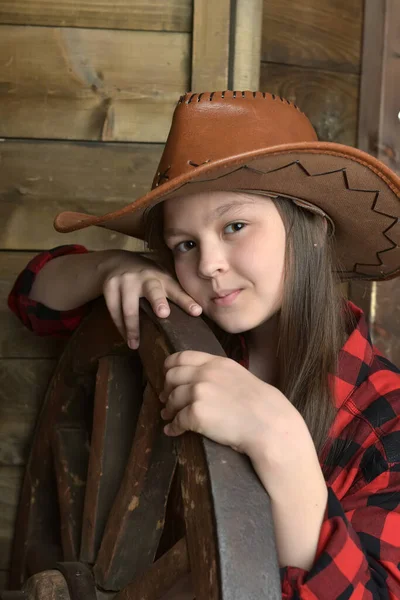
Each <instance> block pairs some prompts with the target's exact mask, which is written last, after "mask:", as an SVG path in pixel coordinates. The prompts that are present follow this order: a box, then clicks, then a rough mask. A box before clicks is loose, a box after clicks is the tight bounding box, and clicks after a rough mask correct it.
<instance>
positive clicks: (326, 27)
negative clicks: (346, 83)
mask: <svg viewBox="0 0 400 600" xmlns="http://www.w3.org/2000/svg"><path fill="white" fill-rule="evenodd" d="M372 2H374V0H372ZM375 4H381V3H380V2H375ZM362 21H363V0H348V1H347V2H343V1H342V0H304V1H303V2H293V0H264V13H263V28H262V32H263V41H262V49H261V60H262V61H268V62H271V63H284V64H288V65H289V64H291V65H296V66H303V67H315V68H318V69H323V70H329V71H342V72H348V73H358V72H359V70H360V46H361V35H362Z"/></svg>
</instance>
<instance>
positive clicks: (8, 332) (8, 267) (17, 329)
mask: <svg viewBox="0 0 400 600" xmlns="http://www.w3.org/2000/svg"><path fill="white" fill-rule="evenodd" d="M0 179H1V177H0ZM0 185H1V184H0ZM0 206H1V202H0ZM0 212H1V208H0ZM0 236H1V234H0ZM34 256H35V253H32V252H2V253H1V255H0V264H1V267H0V358H7V359H10V358H36V359H37V358H54V357H56V356H58V355H59V353H60V351H61V349H62V348H63V347H64V345H65V342H64V341H63V340H60V339H55V338H51V337H47V338H43V337H39V336H36V335H34V334H32V332H30V331H29V330H28V329H27V328H26V327H25V326H24V325H23V324H22V323H21V321H20V320H19V319H18V318H17V317H16V316H15V315H14V314H13V313H12V312H11V311H10V309H9V308H8V306H7V298H8V295H9V293H10V291H11V288H12V286H13V285H14V282H15V280H16V278H17V276H18V275H19V273H20V272H21V271H22V270H23V269H24V268H25V266H26V265H27V263H28V262H29V261H30V260H31V259H32V258H33V257H34ZM0 407H1V403H0ZM0 410H1V408H0ZM20 417H22V415H20ZM3 441H4V438H3Z"/></svg>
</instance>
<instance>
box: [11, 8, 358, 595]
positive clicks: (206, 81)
mask: <svg viewBox="0 0 400 600" xmlns="http://www.w3.org/2000/svg"><path fill="white" fill-rule="evenodd" d="M261 5H262V9H263V19H262V20H260V19H259V13H258V7H260V8H261ZM362 19H363V13H362V0H348V1H347V2H346V3H344V2H343V1H342V0H303V2H302V3H295V2H293V1H292V0H220V1H218V2H215V0H150V1H149V0H130V2H125V1H124V0H115V2H113V3H112V4H107V3H104V2H100V1H99V0H85V2H84V3H78V2H77V1H76V0H59V1H58V2H52V1H50V0H2V1H1V3H0V219H1V222H2V224H3V227H2V228H1V229H0V261H1V271H0V297H1V308H0V332H1V333H0V342H1V343H0V376H1V383H2V386H1V389H2V392H1V393H0V416H1V431H0V434H1V437H0V440H1V441H0V492H1V493H0V589H1V587H2V585H5V583H4V582H5V579H6V574H7V569H8V564H9V549H10V544H11V538H12V532H13V526H14V518H15V508H16V502H17V497H18V493H19V487H20V482H21V477H22V473H23V466H24V463H25V460H26V456H27V452H28V449H29V445H30V440H31V437H32V431H33V427H34V421H35V419H36V416H37V412H38V408H39V406H40V403H41V400H42V398H43V395H44V390H45V389H46V386H47V383H48V380H49V377H50V376H51V372H52V369H53V367H54V364H55V361H56V358H57V356H58V355H59V353H60V351H61V349H62V347H63V342H61V341H58V340H51V339H44V338H38V337H35V336H34V335H32V334H31V333H30V332H29V331H27V330H26V329H25V328H24V327H23V326H22V325H21V324H20V323H19V321H18V319H17V318H16V317H15V316H14V315H12V314H10V311H9V310H8V308H7V305H6V300H7V295H8V292H9V290H10V289H11V286H12V283H13V281H14V280H15V278H16V276H17V274H18V273H19V272H20V271H21V269H22V268H23V267H24V266H25V265H26V263H27V261H28V260H29V259H30V258H31V257H32V256H34V255H35V253H37V252H38V251H40V250H42V249H46V248H49V247H53V246H56V245H60V244H65V243H75V242H76V243H83V244H85V245H87V246H88V247H90V248H91V249H101V248H110V247H119V248H127V249H131V250H134V249H142V248H143V245H142V244H141V243H140V242H138V241H136V240H132V239H128V238H126V237H125V236H119V235H117V234H115V233H113V232H107V231H104V230H101V229H99V230H96V229H95V228H93V230H89V229H88V230H86V231H84V232H77V233H75V234H71V235H61V234H57V233H56V232H55V231H54V230H53V229H52V220H53V217H54V215H55V214H56V213H57V212H58V211H59V210H62V209H64V208H69V209H74V210H75V209H76V210H81V209H86V210H89V211H93V212H94V213H102V212H106V211H108V210H112V209H114V208H117V207H120V206H122V205H124V204H126V203H128V202H131V201H133V200H134V199H135V198H137V197H139V196H141V195H142V194H143V193H145V192H146V191H147V190H148V189H149V186H150V184H151V180H152V177H153V174H154V172H155V170H156V167H157V164H158V160H159V158H160V156H161V153H162V149H163V144H164V142H165V138H166V135H167V132H168V127H169V123H170V118H171V115H172V111H173V109H174V105H175V103H176V101H177V99H178V98H179V96H180V94H182V93H184V92H186V91H189V90H193V91H205V90H208V91H212V90H217V89H221V90H223V89H257V88H258V89H260V90H262V91H269V92H272V93H276V94H280V95H284V96H286V97H287V98H288V99H289V100H292V101H294V102H296V103H297V104H298V105H299V106H300V107H301V108H302V109H303V110H304V111H305V112H306V113H307V114H309V116H310V117H311V120H312V121H313V124H314V126H315V127H316V129H317V131H318V133H319V135H320V137H321V138H322V139H326V140H330V141H338V142H344V143H349V144H355V143H356V127H357V118H358V86H359V77H360V46H361V31H362ZM232 40H236V42H235V44H233V42H232ZM228 46H229V47H228ZM260 51H261V62H258V64H256V63H254V61H253V63H252V64H251V67H250V68H249V63H248V62H247V63H246V61H245V60H244V59H243V56H244V54H246V53H247V54H248V55H252V56H258V55H259V53H260ZM259 78H260V84H259V85H258V80H259Z"/></svg>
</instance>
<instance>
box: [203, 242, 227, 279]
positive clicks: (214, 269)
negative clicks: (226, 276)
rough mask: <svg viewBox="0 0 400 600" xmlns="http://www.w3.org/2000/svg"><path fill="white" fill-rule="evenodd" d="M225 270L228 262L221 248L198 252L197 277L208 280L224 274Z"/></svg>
mask: <svg viewBox="0 0 400 600" xmlns="http://www.w3.org/2000/svg"><path fill="white" fill-rule="evenodd" d="M227 269H228V261H227V258H226V256H225V254H224V252H223V251H222V249H221V248H219V247H217V246H212V247H209V248H207V249H206V248H202V249H201V250H200V253H199V264H198V273H199V277H204V278H207V279H209V278H210V277H214V276H215V275H216V274H218V273H224V272H225V271H226V270H227Z"/></svg>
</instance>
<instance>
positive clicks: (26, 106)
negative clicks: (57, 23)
mask: <svg viewBox="0 0 400 600" xmlns="http://www.w3.org/2000/svg"><path fill="white" fill-rule="evenodd" d="M144 49H145V51H144ZM189 74H190V35H189V34H188V33H163V32H148V31H117V30H115V31H112V30H104V29H74V28H67V27H63V28H54V27H23V26H9V25H2V26H0V123H1V126H0V136H3V137H24V138H30V137H34V138H46V139H83V140H105V141H112V140H123V141H131V140H133V141H140V142H165V140H166V137H167V134H168V130H169V126H170V119H171V116H172V112H173V109H174V107H175V104H176V102H177V100H178V99H179V96H180V95H181V94H182V93H184V92H185V91H187V89H188V88H189Z"/></svg>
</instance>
